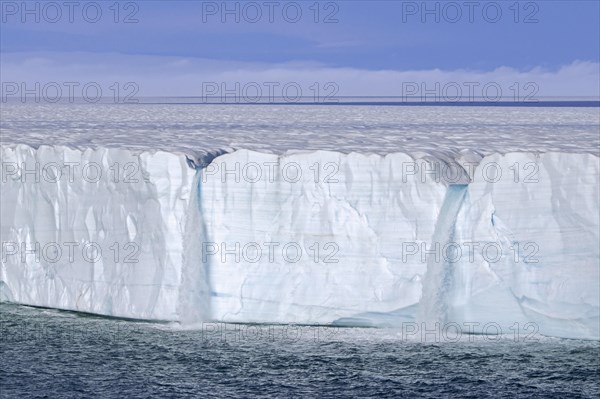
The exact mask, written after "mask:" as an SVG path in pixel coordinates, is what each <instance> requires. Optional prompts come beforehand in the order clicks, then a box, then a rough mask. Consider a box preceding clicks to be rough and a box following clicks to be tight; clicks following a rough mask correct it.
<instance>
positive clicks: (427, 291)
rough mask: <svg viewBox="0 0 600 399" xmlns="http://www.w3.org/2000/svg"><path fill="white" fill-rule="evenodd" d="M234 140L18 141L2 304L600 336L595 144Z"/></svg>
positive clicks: (12, 157) (8, 175)
mask: <svg viewBox="0 0 600 399" xmlns="http://www.w3.org/2000/svg"><path fill="white" fill-rule="evenodd" d="M231 144H232V143H226V142H223V143H217V144H216V145H214V146H212V147H210V146H204V147H203V148H202V149H200V150H198V151H190V150H180V149H171V148H170V149H169V150H156V149H151V148H128V147H127V146H123V147H122V148H114V147H112V146H110V145H106V146H98V145H96V146H93V147H88V146H86V145H85V144H83V145H68V143H66V142H64V140H63V139H61V138H60V135H59V139H58V140H57V143H55V144H53V145H39V143H36V142H35V140H31V139H29V141H28V142H27V143H22V142H19V140H13V141H10V142H6V140H5V141H4V142H3V143H2V145H1V147H0V155H1V160H2V181H1V191H0V200H1V203H2V207H1V214H0V216H1V226H0V227H1V230H0V233H1V237H2V245H3V247H2V263H1V269H0V299H1V300H2V301H8V302H15V303H20V304H26V305H32V306H41V307H50V308H57V309H65V310H74V311H80V312H89V313H94V314H101V315H108V316H115V317H125V318H133V319H144V320H160V321H173V322H179V323H183V324H186V325H194V324H195V323H199V322H202V321H208V320H213V321H223V322H234V323H298V324H311V325H313V324H325V325H349V326H376V327H385V326H389V327H401V326H403V323H414V322H421V321H423V322H427V323H442V324H444V323H446V324H448V323H457V324H459V325H472V324H477V325H479V326H480V327H481V326H483V325H486V326H489V325H491V326H492V327H493V328H494V329H495V330H498V329H500V330H501V331H503V332H507V333H508V332H510V333H512V331H513V330H514V328H515V326H518V327H517V328H521V329H522V328H523V327H524V326H525V328H527V327H530V326H534V328H535V329H536V331H538V332H539V333H541V334H544V335H549V336H557V337H570V338H589V339H600V326H599V324H600V246H599V243H600V237H599V235H600V232H599V230H600V214H599V204H600V198H599V187H600V186H599V176H600V163H599V159H600V158H599V157H598V154H597V153H595V150H593V149H592V150H590V151H577V149H576V148H575V149H569V147H568V146H562V147H561V148H562V150H560V151H557V150H556V149H555V148H554V147H553V146H552V145H547V146H546V148H544V149H543V150H542V151H531V150H525V151H517V150H516V149H511V148H508V147H506V148H508V150H509V151H502V150H500V149H496V148H493V146H490V147H492V148H491V149H490V150H488V151H478V150H475V149H469V148H467V149H463V150H453V149H450V150H448V148H442V149H440V150H439V151H434V150H431V149H425V148H407V151H406V152H401V151H400V152H389V153H385V154H375V153H368V152H359V151H352V150H348V149H347V148H344V149H343V150H342V151H335V150H333V149H328V150H305V151H297V150H289V151H261V150H259V149H251V147H252V146H251V145H249V146H248V147H250V148H248V149H244V148H239V146H237V145H231ZM592 144H593V143H592ZM322 147H323V148H327V146H322ZM467 147H468V146H467ZM592 147H593V145H592ZM90 243H93V244H94V245H93V247H91V246H90V245H89V244H90ZM448 249H451V250H452V251H454V252H452V251H451V252H452V253H450V252H448V251H447V250H448ZM486 331H487V330H486ZM486 331H483V332H484V333H485V332H486Z"/></svg>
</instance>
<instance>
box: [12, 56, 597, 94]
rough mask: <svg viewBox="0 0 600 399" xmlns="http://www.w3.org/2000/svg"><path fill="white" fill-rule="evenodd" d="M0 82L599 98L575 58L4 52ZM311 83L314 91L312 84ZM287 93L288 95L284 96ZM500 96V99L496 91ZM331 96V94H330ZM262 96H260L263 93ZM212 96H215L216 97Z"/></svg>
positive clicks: (592, 71)
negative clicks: (452, 64)
mask: <svg viewBox="0 0 600 399" xmlns="http://www.w3.org/2000/svg"><path fill="white" fill-rule="evenodd" d="M0 66H1V68H2V82H3V87H4V86H5V83H6V82H17V83H19V84H20V83H23V82H24V83H25V85H26V87H33V86H34V85H35V83H36V82H39V83H40V85H42V86H43V85H44V84H46V83H48V82H58V83H61V82H78V83H80V84H81V85H84V84H85V83H87V82H97V83H99V84H100V85H106V87H109V86H110V85H111V84H113V83H114V82H118V83H121V84H124V83H126V82H134V83H135V84H136V85H137V87H139V92H138V96H140V97H145V96H198V97H201V96H203V95H205V94H206V87H207V84H208V85H209V86H210V87H212V88H213V89H214V87H215V86H214V84H216V85H217V86H218V88H219V92H220V91H221V90H222V89H224V90H230V91H235V90H238V91H242V90H244V88H246V90H247V91H248V93H249V94H250V95H254V94H255V93H256V88H257V87H262V90H270V89H272V93H273V94H275V95H278V94H279V95H280V94H282V93H281V91H282V90H283V87H285V86H286V85H288V88H289V87H292V86H293V87H292V89H293V88H294V87H295V88H296V89H297V88H300V89H301V91H302V95H304V96H313V95H315V94H317V91H318V93H319V95H321V96H323V95H328V94H335V95H336V96H406V95H409V94H410V95H411V98H414V99H415V100H419V99H420V98H419V97H423V96H427V99H430V98H432V97H434V96H436V95H438V96H446V97H448V98H453V97H454V96H456V95H457V94H462V96H463V98H464V97H466V96H475V97H480V96H495V95H497V94H502V96H503V97H504V98H505V99H509V100H510V99H512V98H519V99H523V98H527V97H528V96H529V97H535V98H542V97H594V98H596V99H597V98H599V97H600V93H599V91H600V89H599V87H600V72H599V71H600V64H599V63H598V62H592V61H581V60H575V61H573V62H572V63H570V64H568V65H564V66H561V67H560V68H556V69H546V68H543V67H535V68H531V69H528V70H519V69H515V68H511V67H506V66H499V67H498V68H496V69H493V70H489V71H481V70H468V69H457V70H441V69H430V70H389V69H387V70H367V69H358V68H343V67H342V68H340V67H330V66H327V65H323V64H319V63H310V62H290V63H282V64H268V63H250V62H224V61H217V60H211V59H201V58H190V57H186V58H179V57H164V56H142V55H122V54H93V53H89V54H88V53H7V54H3V56H2V61H1V62H0ZM315 84H316V85H315ZM292 91H293V90H292ZM499 91H500V93H499ZM334 92H335V93H334ZM266 93H267V92H266V91H264V92H263V95H266ZM217 95H218V93H217Z"/></svg>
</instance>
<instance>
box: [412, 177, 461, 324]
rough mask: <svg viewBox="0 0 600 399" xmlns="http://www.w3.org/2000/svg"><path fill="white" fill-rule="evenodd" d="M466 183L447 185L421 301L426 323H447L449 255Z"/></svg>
mask: <svg viewBox="0 0 600 399" xmlns="http://www.w3.org/2000/svg"><path fill="white" fill-rule="evenodd" d="M467 187H468V185H466V184H453V185H450V186H449V187H448V191H447V192H446V195H445V197H444V202H443V204H442V207H441V209H440V214H439V215H438V219H437V223H436V226H435V230H434V233H433V237H432V239H431V243H430V246H429V247H428V249H430V250H433V251H435V253H430V254H428V258H427V272H426V273H425V278H424V279H423V291H422V296H421V300H420V302H419V310H418V320H419V321H420V322H424V323H426V324H432V325H433V324H435V323H444V322H446V321H447V320H446V318H447V314H448V306H449V297H450V293H451V289H452V273H453V262H452V259H453V255H452V254H451V253H448V254H446V250H448V251H450V250H451V248H452V245H448V244H452V243H454V236H455V231H456V219H457V217H458V213H459V212H460V209H461V207H462V205H463V202H464V200H465V198H466V195H467Z"/></svg>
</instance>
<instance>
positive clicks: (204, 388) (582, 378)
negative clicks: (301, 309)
mask: <svg viewBox="0 0 600 399" xmlns="http://www.w3.org/2000/svg"><path fill="white" fill-rule="evenodd" d="M0 315H1V327H0V334H1V343H0V349H1V359H0V387H1V396H2V397H19V398H20V397H120V398H125V397H148V396H154V397H186V396H194V397H259V396H273V397H291V396H299V397H338V396H342V397H407V398H413V397H460V398H477V397H508V396H510V397H531V398H534V397H535V398H537V397H563V398H568V397H573V398H579V397H585V398H597V397H600V382H599V381H600V378H599V377H600V376H599V366H600V365H599V362H600V345H599V343H598V342H593V341H578V340H563V339H553V338H544V337H539V339H536V340H531V341H530V340H527V341H526V342H523V341H522V340H514V339H512V338H510V337H508V338H498V337H496V338H493V339H491V338H485V337H482V336H478V337H475V336H470V337H466V338H465V339H463V340H462V341H461V342H458V343H450V342H437V343H434V342H420V341H414V340H412V341H409V340H406V339H402V338H401V337H400V336H399V335H398V334H397V332H395V331H393V330H375V329H361V328H331V327H311V326H264V325H263V326H249V325H231V324H228V325H224V324H207V325H205V326H203V327H201V328H199V329H195V330H182V329H180V328H177V326H175V325H165V324H153V323H145V322H134V321H128V320H120V319H110V318H102V317H95V316H88V315H82V314H76V313H70V312H60V311H54V310H45V309H34V308H28V307H24V306H16V305H9V304H2V305H0Z"/></svg>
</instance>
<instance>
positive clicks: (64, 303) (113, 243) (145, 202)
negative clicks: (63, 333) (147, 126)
mask: <svg viewBox="0 0 600 399" xmlns="http://www.w3.org/2000/svg"><path fill="white" fill-rule="evenodd" d="M1 148H2V149H1V158H2V190H1V197H0V200H1V202H2V213H1V217H2V223H1V235H2V245H3V247H2V251H3V252H2V268H1V270H0V280H1V281H2V287H1V289H2V293H1V295H2V297H3V299H6V300H10V301H14V302H18V303H23V304H28V305H36V306H45V307H52V308H59V309H69V310H77V311H83V312H91V313H98V314H104V315H113V316H119V317H132V318H141V319H166V320H176V319H178V314H177V306H178V293H179V287H180V283H181V263H182V254H183V239H182V238H183V233H184V228H185V222H186V217H187V215H188V204H189V198H190V195H191V189H192V180H193V177H194V170H193V169H190V168H189V167H188V165H187V163H186V159H185V157H184V156H182V155H175V154H172V153H168V152H161V151H157V152H142V153H140V154H134V153H132V152H131V151H128V150H118V149H96V150H92V149H88V150H76V149H70V148H68V147H62V146H41V147H39V148H38V149H34V148H32V147H29V146H26V145H17V146H2V147H1ZM26 171H29V172H28V173H26ZM69 173H71V174H69ZM15 244H16V245H15ZM98 250H99V252H98ZM32 251H33V252H34V253H31V252H32ZM28 252H30V253H28ZM100 255H101V256H100Z"/></svg>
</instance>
